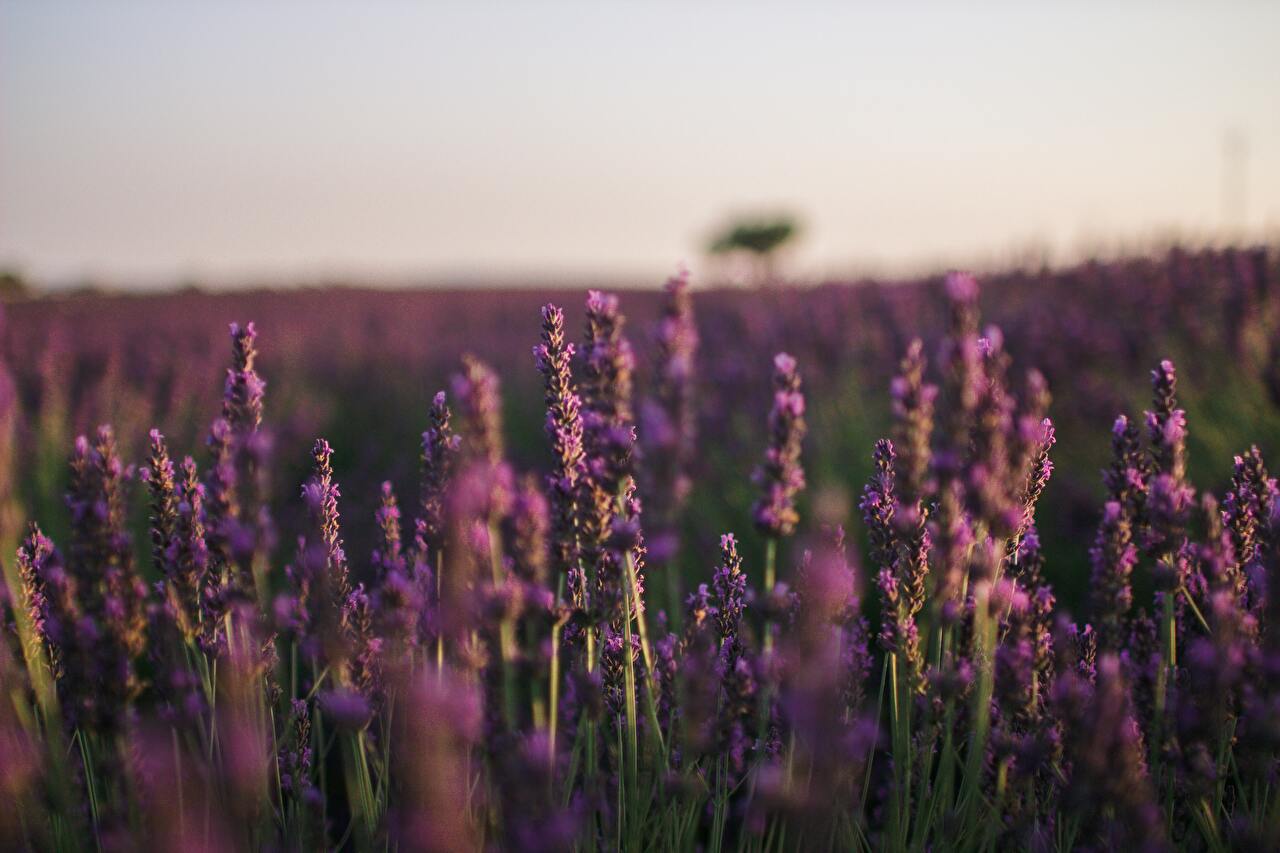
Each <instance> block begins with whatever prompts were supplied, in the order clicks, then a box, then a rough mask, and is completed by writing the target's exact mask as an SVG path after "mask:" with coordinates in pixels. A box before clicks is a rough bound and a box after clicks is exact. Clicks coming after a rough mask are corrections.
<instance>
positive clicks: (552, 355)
mask: <svg viewBox="0 0 1280 853" xmlns="http://www.w3.org/2000/svg"><path fill="white" fill-rule="evenodd" d="M533 353H534V359H535V360H536V362H537V364H538V370H539V372H541V373H542V376H543V380H544V383H545V391H544V399H545V401H546V407H547V416H546V426H545V430H546V434H547V437H548V438H549V439H550V441H551V455H552V464H553V468H552V473H551V475H550V476H549V477H548V478H547V491H548V493H549V494H550V495H551V513H552V530H551V536H552V540H553V552H552V554H553V559H554V568H555V571H556V573H557V575H564V576H565V577H566V578H567V579H568V584H569V597H570V598H571V599H572V600H573V602H574V604H575V605H577V606H578V607H584V606H585V604H586V595H587V589H586V577H585V575H584V574H583V571H582V567H581V566H580V565H579V560H578V558H579V553H580V550H581V546H580V542H579V538H578V509H579V507H578V500H579V494H580V492H581V490H582V488H583V486H582V483H583V479H584V478H585V476H586V461H585V459H584V455H583V453H584V451H583V444H582V441H583V438H582V415H581V401H580V400H579V398H578V395H577V393H576V392H575V391H574V385H573V375H572V371H571V367H570V363H571V361H572V359H573V344H571V343H569V342H568V341H567V340H565V334H564V312H563V311H561V310H560V309H559V308H557V307H556V306H554V305H551V304H548V305H544V306H543V308H542V343H541V344H540V345H538V346H536V347H534V350H533Z"/></svg>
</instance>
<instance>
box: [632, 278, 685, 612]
mask: <svg viewBox="0 0 1280 853" xmlns="http://www.w3.org/2000/svg"><path fill="white" fill-rule="evenodd" d="M664 292H665V298H664V300H663V307H662V317H661V319H660V320H659V322H658V329H657V333H656V335H655V341H654V346H655V349H656V350H657V355H656V363H655V364H654V386H655V387H654V392H653V396H652V397H650V398H648V399H646V400H645V401H644V403H643V405H642V407H641V410H640V439H641V441H642V442H643V444H644V455H645V461H646V466H645V467H646V471H647V473H648V474H649V481H648V482H646V484H645V486H646V494H648V495H650V496H651V497H653V498H656V499H657V507H658V510H659V512H658V518H657V523H656V528H657V530H656V533H655V535H654V536H653V538H652V541H651V544H650V548H649V551H650V556H652V557H654V558H655V559H657V560H658V561H660V562H663V563H665V562H668V561H669V560H670V559H671V558H672V557H674V556H675V554H676V552H677V551H678V549H679V542H678V537H679V533H678V525H677V524H676V521H677V519H678V518H679V516H680V513H681V511H682V509H683V507H684V504H685V501H686V500H687V498H688V496H689V490H690V488H691V487H692V481H691V480H690V479H689V470H688V469H689V465H690V463H691V462H692V460H693V455H694V453H695V451H696V441H695V439H696V430H697V405H696V404H697V400H696V394H695V387H694V379H695V371H694V357H695V356H696V354H697V351H698V329H697V326H696V325H695V324H694V320H693V300H692V299H690V296H689V272H688V270H686V269H681V270H680V271H679V272H677V273H676V274H675V275H674V276H672V277H671V278H670V279H668V280H667V283H666V286H665V288H664ZM669 577H674V575H669ZM677 599H678V594H677V593H675V592H674V591H673V593H672V599H671V600H672V603H673V604H674V603H676V601H677Z"/></svg>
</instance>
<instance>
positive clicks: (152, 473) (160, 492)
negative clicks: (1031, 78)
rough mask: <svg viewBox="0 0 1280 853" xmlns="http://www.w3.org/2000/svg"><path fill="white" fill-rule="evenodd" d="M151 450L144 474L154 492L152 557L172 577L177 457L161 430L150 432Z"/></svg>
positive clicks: (152, 492) (175, 523) (164, 573)
mask: <svg viewBox="0 0 1280 853" xmlns="http://www.w3.org/2000/svg"><path fill="white" fill-rule="evenodd" d="M149 437H150V439H151V453H150V456H149V457H148V459H147V467H146V468H144V469H143V471H142V477H143V479H144V480H146V482H147V490H148V491H149V492H150V494H151V559H152V561H153V562H154V564H155V566H156V568H157V569H159V571H160V573H161V574H162V575H164V576H165V577H171V576H172V575H173V573H174V567H173V565H172V564H171V563H170V562H169V558H168V554H169V543H170V542H171V541H172V540H173V536H174V532H175V530H176V528H177V522H178V495H177V487H176V486H175V485H174V472H173V460H171V459H170V458H169V450H168V448H166V447H165V442H164V436H163V435H161V434H160V430H158V429H153V430H151V432H150V435H149Z"/></svg>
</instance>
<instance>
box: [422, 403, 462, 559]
mask: <svg viewBox="0 0 1280 853" xmlns="http://www.w3.org/2000/svg"><path fill="white" fill-rule="evenodd" d="M450 420H451V415H450V412H449V406H448V403H447V401H446V399H445V393H444V392H443V391H438V392H436V395H435V397H433V398H432V400H431V415H430V421H431V426H430V427H429V428H428V429H427V431H426V432H424V433H423V434H422V458H421V467H422V473H421V477H422V483H421V488H420V495H419V499H418V513H419V515H418V519H417V522H416V525H415V528H414V529H415V535H416V541H415V547H416V548H417V550H418V552H419V559H425V558H426V557H427V551H428V550H430V551H432V552H435V551H438V550H439V549H440V547H441V545H442V544H443V541H444V505H445V491H446V489H447V488H448V484H449V476H450V473H451V471H452V468H453V460H454V456H455V455H456V454H457V452H458V447H459V444H460V443H461V441H462V438H461V436H457V435H454V433H453V429H452V427H451V425H450Z"/></svg>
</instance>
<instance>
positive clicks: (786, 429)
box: [752, 353, 806, 538]
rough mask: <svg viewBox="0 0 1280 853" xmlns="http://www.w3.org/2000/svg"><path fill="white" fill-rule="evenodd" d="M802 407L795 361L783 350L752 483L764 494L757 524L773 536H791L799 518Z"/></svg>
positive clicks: (775, 371)
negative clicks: (763, 447)
mask: <svg viewBox="0 0 1280 853" xmlns="http://www.w3.org/2000/svg"><path fill="white" fill-rule="evenodd" d="M804 409H805V405H804V394H803V393H802V392H801V390H800V374H799V372H798V371H797V370H796V360H795V359H794V358H792V357H791V356H789V355H787V354H786V353H778V354H777V355H776V356H774V359H773V408H772V409H771V410H770V411H769V446H768V448H767V449H766V450H765V456H764V462H763V463H762V464H761V465H760V466H759V467H758V468H756V471H755V482H756V484H757V485H759V486H760V489H761V491H762V492H763V494H762V495H761V496H760V498H759V499H758V500H757V501H756V503H755V507H754V509H753V510H752V516H753V518H754V519H755V523H756V527H757V528H759V530H760V532H761V533H763V534H764V535H766V536H770V537H773V538H781V537H783V536H790V535H791V534H792V533H794V532H795V528H796V524H797V523H799V521H800V516H799V514H798V513H797V512H796V508H795V498H796V495H797V494H798V493H799V492H800V490H801V489H803V488H804V485H805V481H804V469H803V468H802V467H801V465H800V449H801V445H802V443H803V442H804V435H805V430H806V425H805V422H804Z"/></svg>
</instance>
